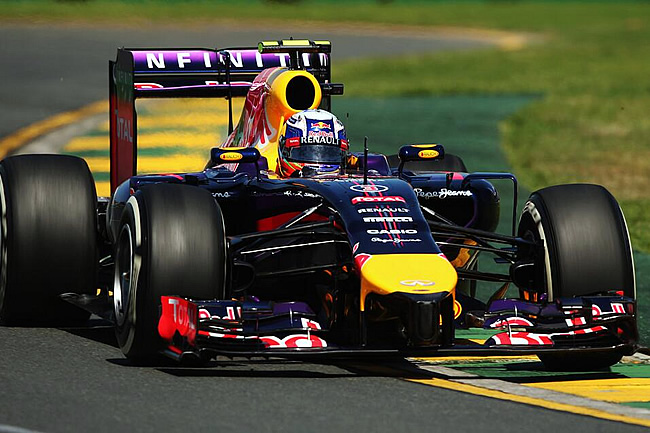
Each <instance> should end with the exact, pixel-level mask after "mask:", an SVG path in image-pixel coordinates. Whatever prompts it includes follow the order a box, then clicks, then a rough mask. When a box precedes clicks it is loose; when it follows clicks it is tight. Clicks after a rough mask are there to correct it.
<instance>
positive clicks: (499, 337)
mask: <svg viewBox="0 0 650 433" xmlns="http://www.w3.org/2000/svg"><path fill="white" fill-rule="evenodd" d="M605 331H607V328H605V327H604V326H592V327H591V328H585V329H577V330H575V331H569V332H554V333H550V334H536V333H532V332H503V333H501V334H496V335H493V336H492V337H491V338H490V339H489V340H487V342H486V344H488V345H491V344H496V345H513V346H539V345H553V340H552V337H566V336H576V335H585V334H593V333H598V332H605Z"/></svg>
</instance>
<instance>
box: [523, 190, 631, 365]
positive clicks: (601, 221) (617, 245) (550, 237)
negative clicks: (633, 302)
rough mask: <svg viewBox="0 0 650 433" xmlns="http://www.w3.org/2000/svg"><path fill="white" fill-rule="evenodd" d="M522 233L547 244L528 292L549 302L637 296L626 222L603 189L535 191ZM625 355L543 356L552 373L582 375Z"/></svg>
mask: <svg viewBox="0 0 650 433" xmlns="http://www.w3.org/2000/svg"><path fill="white" fill-rule="evenodd" d="M518 234H519V236H520V237H522V238H524V239H530V240H535V241H537V242H541V243H542V244H543V246H544V248H543V251H542V252H540V253H537V254H536V257H535V258H534V266H533V268H534V271H533V272H534V275H533V276H532V278H531V279H530V287H526V289H532V290H533V291H536V292H538V293H546V295H547V297H548V301H553V300H554V299H557V298H569V297H580V296H587V295H598V294H605V293H607V292H613V291H620V292H623V293H624V295H625V296H627V297H630V298H635V297H636V286H635V277H634V262H633V258H632V249H631V244H630V238H629V234H628V230H627V225H626V223H625V218H624V216H623V212H622V211H621V208H620V207H619V205H618V203H617V202H616V199H614V197H613V196H612V195H611V194H610V193H609V191H607V190H606V189H605V188H603V187H602V186H599V185H588V184H573V185H558V186H552V187H549V188H544V189H542V190H539V191H537V192H535V193H533V194H532V195H531V196H530V198H529V200H528V202H527V203H526V205H525V207H524V210H523V213H522V217H521V220H520V224H519V231H518ZM533 255H534V254H533ZM622 356H623V354H622V353H621V352H618V351H609V352H594V353H591V352H580V351H575V352H567V353H563V354H551V353H548V354H542V355H539V358H540V360H541V361H542V362H543V363H544V365H545V366H546V367H547V368H548V369H549V370H569V371H580V370H592V369H602V368H606V367H610V366H612V365H614V364H616V363H617V362H619V361H620V360H621V358H622Z"/></svg>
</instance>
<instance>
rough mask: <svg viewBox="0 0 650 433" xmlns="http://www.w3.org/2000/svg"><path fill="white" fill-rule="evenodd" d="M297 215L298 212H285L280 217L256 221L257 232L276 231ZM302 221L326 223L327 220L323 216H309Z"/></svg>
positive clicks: (275, 216)
mask: <svg viewBox="0 0 650 433" xmlns="http://www.w3.org/2000/svg"><path fill="white" fill-rule="evenodd" d="M299 214H300V212H287V213H283V214H280V215H274V216H271V217H268V218H262V219H260V220H257V230H259V231H262V232H264V231H269V230H274V229H277V228H278V227H280V226H281V225H282V224H284V223H286V222H287V221H289V220H290V219H291V218H293V217H295V216H297V215H299ZM302 221H305V222H309V221H311V222H314V221H327V218H326V217H324V216H323V215H318V214H311V215H309V216H308V217H306V218H304V219H303V220H302Z"/></svg>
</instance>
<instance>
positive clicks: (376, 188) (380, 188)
mask: <svg viewBox="0 0 650 433" xmlns="http://www.w3.org/2000/svg"><path fill="white" fill-rule="evenodd" d="M350 189H351V190H352V191H355V192H366V193H368V192H384V191H388V187H387V186H386V185H352V186H351V187H350Z"/></svg>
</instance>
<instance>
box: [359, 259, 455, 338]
mask: <svg viewBox="0 0 650 433" xmlns="http://www.w3.org/2000/svg"><path fill="white" fill-rule="evenodd" d="M355 260H356V262H357V268H358V269H359V271H360V276H361V305H360V309H361V312H362V314H363V312H364V311H365V309H366V307H367V306H366V298H367V297H368V296H370V297H372V298H373V299H376V300H378V301H380V303H381V305H382V306H383V308H386V309H388V310H389V311H392V312H393V313H394V314H395V315H397V316H398V317H400V320H401V321H402V324H403V326H404V329H405V331H406V336H407V344H408V345H410V346H433V345H439V346H440V345H449V344H452V342H453V333H454V330H453V326H454V325H453V321H454V318H455V317H457V316H458V315H459V314H460V304H459V303H458V302H456V300H455V290H456V282H457V281H458V274H457V273H456V270H455V269H454V267H453V266H452V265H451V263H449V261H448V260H447V259H445V258H444V257H442V256H440V255H438V254H378V255H374V256H371V255H368V254H358V255H357V256H356V257H355Z"/></svg>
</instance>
